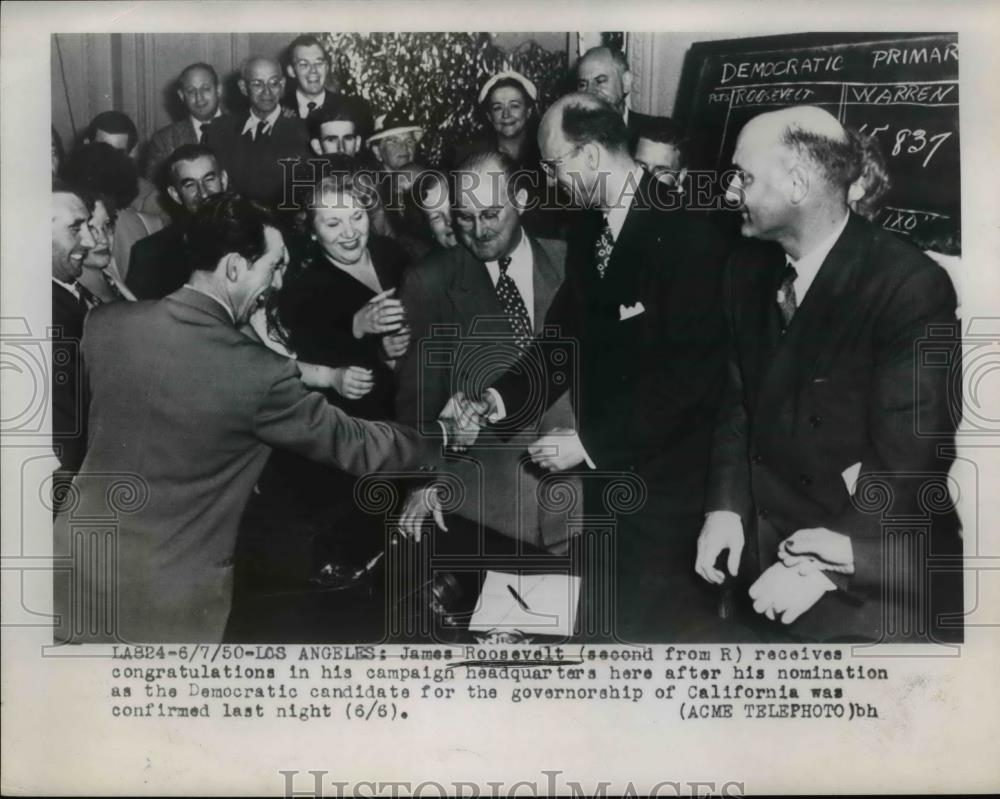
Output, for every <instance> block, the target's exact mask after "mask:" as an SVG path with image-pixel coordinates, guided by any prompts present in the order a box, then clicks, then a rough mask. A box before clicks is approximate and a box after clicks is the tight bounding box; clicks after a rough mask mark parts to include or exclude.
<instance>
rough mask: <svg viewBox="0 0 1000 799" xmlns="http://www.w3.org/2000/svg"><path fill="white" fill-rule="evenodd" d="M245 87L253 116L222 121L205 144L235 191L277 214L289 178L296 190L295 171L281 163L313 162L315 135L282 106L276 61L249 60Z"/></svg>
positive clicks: (282, 86)
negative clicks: (311, 149)
mask: <svg viewBox="0 0 1000 799" xmlns="http://www.w3.org/2000/svg"><path fill="white" fill-rule="evenodd" d="M239 87H240V91H241V92H242V93H243V94H244V95H245V96H246V98H247V99H248V100H249V101H250V111H249V113H248V114H247V115H246V116H243V117H230V118H221V119H219V120H217V121H216V122H215V123H213V124H212V126H211V127H210V128H209V131H208V134H207V136H206V137H205V140H204V143H205V144H207V145H208V146H209V147H210V148H211V149H212V151H213V152H214V153H215V154H216V156H217V157H218V159H219V162H220V165H221V166H222V168H223V169H224V170H225V171H226V173H227V174H228V175H229V186H230V188H231V189H232V190H234V191H237V192H239V193H240V194H242V195H244V196H246V197H249V198H250V199H252V200H255V201H256V202H259V203H261V204H263V205H266V206H269V207H271V208H274V207H276V206H277V205H279V204H280V203H281V202H282V200H283V199H284V197H285V183H286V175H287V181H288V184H289V187H290V186H291V181H292V174H293V170H294V167H293V165H288V166H283V165H282V163H281V162H282V161H283V160H285V161H287V160H288V159H292V160H297V161H299V162H301V160H302V159H304V158H306V157H308V154H309V133H308V132H307V130H306V126H305V123H304V122H303V121H302V120H301V119H299V118H298V115H297V114H296V113H295V112H294V111H291V110H288V109H285V108H282V106H281V97H282V95H283V94H284V91H285V77H284V75H283V74H282V72H281V65H280V64H278V62H277V61H275V60H274V59H273V58H262V57H259V56H254V57H251V58H249V59H248V60H247V61H246V62H245V63H244V64H243V68H242V69H241V70H240V79H239ZM289 197H290V195H289Z"/></svg>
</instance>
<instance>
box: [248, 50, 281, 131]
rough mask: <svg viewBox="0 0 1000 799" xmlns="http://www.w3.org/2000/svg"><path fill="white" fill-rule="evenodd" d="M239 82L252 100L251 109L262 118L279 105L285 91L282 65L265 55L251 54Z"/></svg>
mask: <svg viewBox="0 0 1000 799" xmlns="http://www.w3.org/2000/svg"><path fill="white" fill-rule="evenodd" d="M239 83H240V91H241V92H243V94H245V95H246V97H247V99H249V100H250V108H251V110H252V111H253V112H254V114H255V115H257V116H258V117H261V118H263V117H266V116H267V115H268V114H270V113H271V112H272V111H274V109H275V108H277V107H278V103H279V102H281V96H282V94H284V92H285V77H284V75H283V74H282V72H281V65H280V64H279V63H278V62H277V61H276V60H275V59H273V58H265V57H263V56H251V57H250V58H248V59H247V60H246V61H244V62H243V68H242V69H241V70H240V81H239Z"/></svg>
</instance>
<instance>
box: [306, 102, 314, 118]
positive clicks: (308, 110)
mask: <svg viewBox="0 0 1000 799" xmlns="http://www.w3.org/2000/svg"><path fill="white" fill-rule="evenodd" d="M315 110H316V103H314V102H313V101H312V100H310V101H309V102H308V103H306V117H308V116H309V115H310V114H311V113H312V112H313V111H315Z"/></svg>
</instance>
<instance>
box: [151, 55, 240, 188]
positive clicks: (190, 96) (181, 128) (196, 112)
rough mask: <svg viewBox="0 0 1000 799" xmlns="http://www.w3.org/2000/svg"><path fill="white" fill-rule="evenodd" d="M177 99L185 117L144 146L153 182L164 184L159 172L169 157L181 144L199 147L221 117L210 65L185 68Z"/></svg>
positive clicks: (218, 89)
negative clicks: (215, 121) (182, 105)
mask: <svg viewBox="0 0 1000 799" xmlns="http://www.w3.org/2000/svg"><path fill="white" fill-rule="evenodd" d="M177 96H178V97H179V98H180V100H181V102H182V103H184V107H185V108H186V109H187V112H188V116H187V117H185V118H184V119H181V120H178V121H177V122H172V123H170V124H169V125H166V126H165V127H162V128H160V129H159V130H158V131H156V133H154V134H153V135H152V136H151V137H150V139H149V144H148V145H147V146H146V169H145V174H146V177H147V178H148V179H149V180H151V181H153V182H155V183H161V182H164V181H162V178H163V176H162V175H160V174H159V169H160V167H161V166H162V165H163V162H164V161H165V160H166V159H167V158H168V157H169V155H170V154H171V153H172V152H173V151H174V150H176V149H177V148H178V147H180V146H181V145H182V144H201V141H202V139H203V138H204V136H205V134H206V133H207V132H208V127H209V126H210V125H211V124H212V121H213V120H214V119H216V118H217V117H220V116H222V109H221V108H220V107H219V102H220V100H221V99H222V87H221V86H220V85H219V76H218V74H217V73H216V71H215V69H214V68H213V67H212V66H211V65H210V64H204V63H200V62H199V63H197V64H191V65H189V66H187V67H185V68H184V71H183V72H181V74H180V77H179V78H178V79H177Z"/></svg>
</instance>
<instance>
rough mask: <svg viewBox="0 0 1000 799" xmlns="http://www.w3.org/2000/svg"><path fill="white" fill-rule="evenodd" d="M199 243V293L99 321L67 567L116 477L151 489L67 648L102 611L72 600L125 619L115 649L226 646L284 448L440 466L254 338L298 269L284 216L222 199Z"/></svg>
mask: <svg viewBox="0 0 1000 799" xmlns="http://www.w3.org/2000/svg"><path fill="white" fill-rule="evenodd" d="M188 240H189V246H190V252H191V256H192V264H193V267H194V269H193V271H192V274H191V278H190V280H189V281H188V283H187V284H186V285H185V286H183V287H182V288H180V289H178V290H177V291H176V292H174V293H173V294H171V295H170V296H169V297H167V298H165V299H163V300H160V301H159V302H137V303H125V302H121V303H110V304H107V305H104V306H100V308H99V309H98V310H95V311H94V312H93V313H92V314H91V315H90V316H89V317H88V321H87V325H86V329H85V331H84V337H83V351H84V353H85V355H84V362H85V363H86V365H87V370H88V377H89V385H90V389H91V404H90V421H91V426H90V428H89V429H90V441H89V447H88V450H87V455H86V458H85V460H84V463H83V466H82V468H81V470H80V473H79V474H78V475H77V477H76V479H75V481H74V491H73V495H74V497H75V499H76V502H75V503H73V507H69V508H67V509H66V510H64V511H63V513H62V514H61V515H60V516H59V517H57V521H56V532H57V535H56V543H57V547H59V548H60V549H59V550H57V555H63V556H65V555H69V554H70V553H71V551H72V547H74V546H78V542H79V539H80V534H79V533H78V531H75V530H74V529H73V527H74V520H75V518H79V517H80V516H88V515H89V514H94V513H97V514H101V513H104V514H106V513H107V506H108V505H109V504H112V505H113V504H114V492H113V490H112V488H109V485H110V484H109V481H110V483H115V482H116V481H124V482H126V483H127V484H128V485H130V486H131V488H133V489H134V492H135V493H134V494H133V495H132V499H133V500H134V501H132V502H131V503H130V504H129V506H128V507H127V508H125V509H123V510H122V512H121V514H120V516H119V519H118V523H117V525H116V527H115V529H114V544H113V553H114V559H113V564H114V565H113V568H112V569H111V570H110V571H108V572H103V573H102V571H101V569H100V568H99V567H93V568H91V567H89V566H86V565H80V566H79V567H78V568H77V569H76V570H75V572H74V574H73V579H74V581H75V584H74V585H73V589H74V590H73V592H72V594H71V593H70V592H69V591H68V590H66V589H67V588H68V586H66V585H63V586H62V588H63V590H62V591H57V594H56V599H57V607H58V608H59V613H60V617H61V619H62V620H63V623H64V625H66V627H64V628H63V629H62V631H61V632H62V633H63V637H71V636H70V635H69V634H70V633H71V632H73V633H77V635H73V636H72V637H73V639H74V640H81V638H87V637H88V632H89V634H90V635H93V631H91V630H90V625H84V626H83V627H82V628H81V626H80V624H79V619H80V615H81V613H84V612H85V611H86V608H85V607H81V606H79V605H77V606H72V605H68V604H67V602H68V598H69V596H71V595H72V596H76V597H94V596H96V597H98V599H97V604H96V605H95V607H96V608H105V609H106V608H111V613H110V617H109V618H105V619H103V622H104V623H103V624H100V625H97V626H98V627H99V628H100V629H99V630H98V631H97V636H98V637H99V638H100V637H101V636H102V635H103V637H104V640H116V639H117V640H126V641H189V642H193V641H220V640H221V639H222V634H223V630H224V628H225V624H226V619H227V617H228V616H229V609H230V605H231V601H232V579H233V567H232V557H233V551H234V546H235V543H236V533H237V528H238V525H239V522H240V516H241V514H242V512H243V508H244V506H245V505H246V502H247V499H248V498H249V496H250V492H251V491H252V490H253V487H254V485H255V483H256V482H257V479H258V477H259V476H260V474H261V471H262V470H263V468H264V464H265V463H266V461H267V458H268V455H269V454H270V451H271V449H272V448H274V447H280V448H284V449H288V450H291V451H293V452H297V453H299V454H301V455H304V456H305V457H308V458H311V459H313V460H316V461H319V462H322V463H327V464H330V465H333V466H337V467H339V468H341V469H344V470H346V471H348V472H350V473H352V474H355V475H362V474H365V473H367V472H370V471H374V470H382V469H392V470H394V469H408V468H416V467H417V466H418V465H422V468H423V469H424V470H428V469H430V468H432V464H433V462H434V459H435V456H434V455H433V453H432V452H431V451H430V449H429V446H428V445H425V444H424V443H423V441H422V440H421V439H420V438H419V437H418V436H417V434H416V432H415V431H413V430H411V429H407V428H403V427H400V426H396V425H392V424H389V423H385V422H369V421H363V420H359V419H355V418H352V417H350V416H348V415H347V414H345V413H344V412H343V411H341V410H340V409H338V408H337V407H336V406H334V405H331V404H329V403H328V402H327V401H326V399H325V398H324V397H323V395H322V394H320V393H318V392H311V391H309V390H308V389H306V387H305V386H304V385H303V383H302V380H301V379H300V376H299V368H298V366H297V362H296V361H293V360H290V359H288V358H285V357H282V356H280V355H278V354H276V353H275V352H273V351H272V350H270V349H268V348H267V347H265V346H263V345H262V344H261V343H259V341H257V340H254V339H251V338H250V337H248V336H247V335H245V334H244V333H243V332H242V330H241V327H242V326H244V325H245V324H246V323H247V320H248V319H249V317H250V315H251V313H252V312H253V311H254V309H256V308H257V307H258V306H259V305H260V304H261V302H262V301H263V300H264V299H265V298H266V297H267V295H268V293H269V292H270V291H272V290H273V289H275V288H278V287H280V285H281V276H282V271H283V269H284V266H285V263H286V262H287V258H288V254H287V251H286V249H285V245H284V241H283V239H282V236H281V233H280V232H279V231H278V229H277V228H276V227H275V226H274V222H273V218H272V216H271V214H270V213H269V212H268V211H266V210H265V209H263V208H261V207H259V206H257V205H256V204H255V203H252V202H251V201H249V200H246V199H244V198H242V197H239V196H237V195H231V194H221V195H218V196H216V197H212V198H210V199H208V200H206V201H205V202H204V204H203V205H202V207H201V209H200V210H199V212H198V213H197V214H196V215H195V218H194V220H193V222H192V224H191V227H190V228H189V230H188ZM321 382H322V380H321V379H320V377H317V378H316V379H315V380H314V381H313V384H314V385H317V386H318V385H319V383H321ZM344 534H345V535H346V534H350V533H349V531H344ZM84 560H86V559H84ZM75 562H77V563H81V562H82V561H80V560H77V561H75ZM63 576H64V577H65V575H63ZM60 601H61V602H62V604H61V605H60V604H59V603H60ZM67 628H69V629H67Z"/></svg>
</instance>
